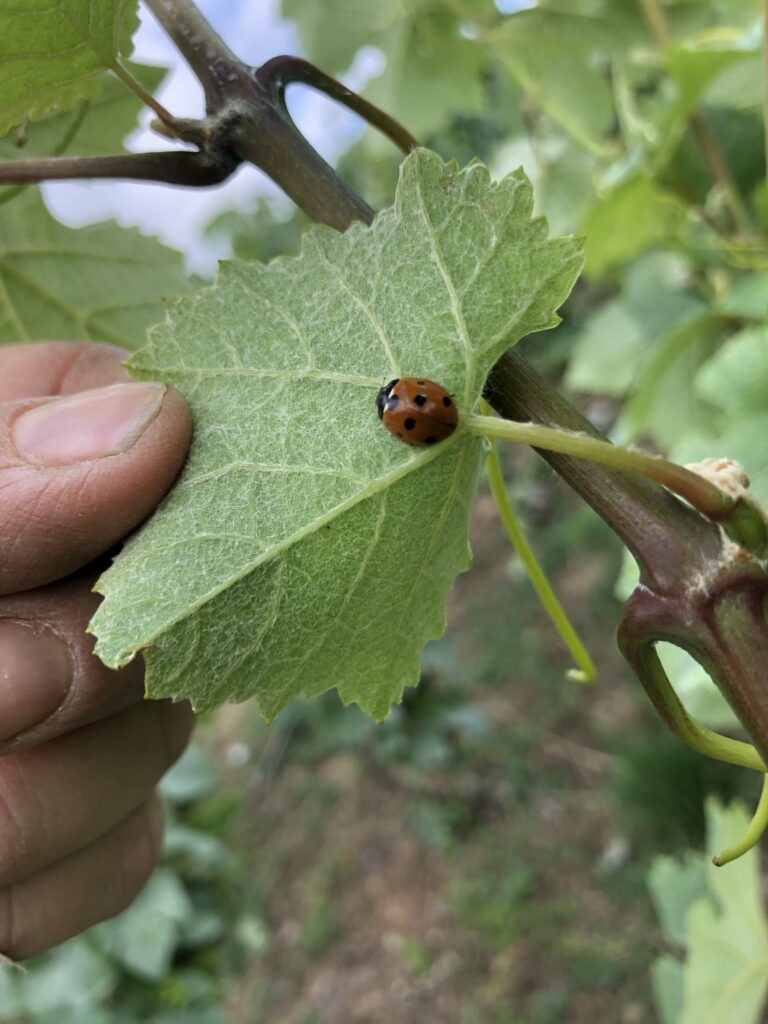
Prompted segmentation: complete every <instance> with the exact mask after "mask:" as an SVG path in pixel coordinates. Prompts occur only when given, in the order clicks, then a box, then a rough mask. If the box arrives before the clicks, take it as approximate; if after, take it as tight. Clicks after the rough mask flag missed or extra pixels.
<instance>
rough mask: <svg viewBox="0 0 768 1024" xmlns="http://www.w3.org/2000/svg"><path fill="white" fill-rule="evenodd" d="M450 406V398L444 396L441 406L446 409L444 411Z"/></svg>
mask: <svg viewBox="0 0 768 1024" xmlns="http://www.w3.org/2000/svg"><path fill="white" fill-rule="evenodd" d="M450 404H451V400H450V398H449V397H448V395H444V396H443V405H444V406H445V407H446V409H447V408H448V406H449V405H450Z"/></svg>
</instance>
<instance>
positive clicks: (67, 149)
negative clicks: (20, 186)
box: [0, 62, 166, 195]
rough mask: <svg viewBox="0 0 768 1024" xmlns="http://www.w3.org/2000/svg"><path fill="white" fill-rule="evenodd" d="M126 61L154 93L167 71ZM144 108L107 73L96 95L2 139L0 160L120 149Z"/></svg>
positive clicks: (0, 140) (94, 153) (144, 84)
mask: <svg viewBox="0 0 768 1024" xmlns="http://www.w3.org/2000/svg"><path fill="white" fill-rule="evenodd" d="M126 64H127V67H128V68H129V70H130V71H131V74H133V76H134V77H135V78H137V79H138V80H139V81H140V82H141V84H142V85H143V86H144V88H145V89H146V90H147V91H148V92H155V91H156V89H157V88H158V86H159V85H160V83H161V82H162V80H163V78H164V77H165V74H166V69H165V68H158V67H152V66H150V65H148V64H132V63H130V62H126ZM143 109H144V105H143V103H142V102H141V100H140V99H139V98H138V96H135V95H134V94H133V93H132V92H131V91H130V89H127V88H126V87H125V84H124V83H123V82H121V81H120V80H119V79H117V78H115V77H113V76H111V75H110V76H107V77H106V78H105V79H104V86H103V88H102V90H101V92H100V93H99V94H98V96H96V97H94V99H92V100H81V101H80V103H78V104H77V105H76V106H74V107H72V108H71V109H69V110H66V111H63V112H62V113H59V114H52V115H51V116H49V117H45V118H43V119H42V120H40V121H35V122H34V123H32V124H30V125H28V126H27V128H26V130H25V132H24V133H23V136H22V138H21V139H19V136H18V134H17V132H11V133H10V134H9V135H6V136H5V138H3V139H0V159H3V160H26V159H28V158H30V157H38V156H51V155H57V156H58V155H61V154H63V153H77V154H78V156H100V155H104V154H109V153H118V152H120V150H121V149H122V148H123V139H124V138H125V136H126V135H128V134H129V133H130V132H132V131H133V130H134V128H136V127H137V118H138V115H139V112H140V111H141V110H143ZM20 142H21V144H19V143H20ZM10 187H11V188H13V187H14V186H10ZM0 195H2V193H1V192H0Z"/></svg>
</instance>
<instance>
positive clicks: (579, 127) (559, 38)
mask: <svg viewBox="0 0 768 1024" xmlns="http://www.w3.org/2000/svg"><path fill="white" fill-rule="evenodd" d="M643 36H644V33H643V31H642V29H641V28H639V27H638V25H637V22H636V19H633V18H631V17H626V16H625V15H623V14H618V15H617V14H615V13H614V14H611V15H610V16H606V15H601V16H595V15H594V14H590V15H589V16H587V17H585V16H583V15H580V14H577V13H574V12H572V11H569V10H567V9H565V8H564V7H563V9H548V8H542V7H540V6H537V7H534V8H532V9H530V10H521V11H518V12H516V13H514V14H512V15H511V16H510V17H508V18H505V19H504V21H503V22H502V23H501V26H500V27H499V28H498V29H496V30H495V31H494V33H493V34H492V35H491V36H490V39H491V41H492V42H493V43H495V44H496V52H497V53H498V56H499V58H500V60H501V62H502V63H503V64H504V66H505V67H506V68H507V70H508V71H509V73H510V74H511V75H512V76H513V77H514V78H515V79H516V80H517V81H518V82H519V83H520V85H521V86H522V87H523V88H524V89H525V90H526V91H527V92H528V93H529V94H530V95H531V96H532V98H533V99H534V101H535V102H536V103H537V104H538V105H539V106H540V107H541V108H542V109H543V110H545V111H546V112H547V113H548V114H549V116H550V117H552V118H553V119H554V120H555V121H557V122H558V123H559V124H561V125H562V126H563V127H564V128H565V129H566V131H567V132H569V133H570V134H571V135H572V136H573V138H574V139H576V140H578V141H579V142H580V143H581V144H582V145H585V146H587V147H588V148H592V149H599V148H600V146H601V145H602V144H604V138H605V136H606V134H607V132H608V130H609V128H610V127H611V124H612V121H613V118H614V116H615V115H614V106H613V97H612V93H611V88H610V85H609V83H608V79H607V78H606V75H605V73H604V71H603V70H602V69H601V68H600V66H599V63H601V62H598V60H597V59H596V58H597V57H598V55H599V56H601V57H603V58H605V57H606V55H609V54H610V55H613V54H615V53H621V52H622V51H623V50H624V49H626V48H627V47H628V46H629V45H630V44H631V43H632V42H636V41H638V39H639V40H642V39H643Z"/></svg>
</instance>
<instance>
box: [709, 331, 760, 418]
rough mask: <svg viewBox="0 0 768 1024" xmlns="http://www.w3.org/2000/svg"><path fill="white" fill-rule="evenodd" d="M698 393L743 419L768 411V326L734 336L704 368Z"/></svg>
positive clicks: (740, 332)
mask: <svg viewBox="0 0 768 1024" xmlns="http://www.w3.org/2000/svg"><path fill="white" fill-rule="evenodd" d="M696 390H697V392H698V393H699V395H701V397H702V398H703V399H705V400H706V401H708V402H711V403H712V405H716V406H719V407H720V408H721V409H725V410H727V411H729V412H731V413H733V414H735V415H737V416H739V417H741V416H745V417H746V416H747V415H748V414H749V413H750V412H754V413H758V414H759V413H763V412H765V411H766V399H767V398H768V326H767V327H750V328H747V329H746V330H743V331H739V332H738V333H737V334H734V335H732V336H731V337H730V338H729V339H728V341H727V342H726V343H725V344H724V345H723V346H722V348H721V349H720V350H719V351H718V352H717V353H716V354H715V355H714V356H712V358H711V359H710V360H709V361H708V362H707V364H706V365H705V366H703V367H702V369H701V371H700V372H699V374H698V376H697V378H696Z"/></svg>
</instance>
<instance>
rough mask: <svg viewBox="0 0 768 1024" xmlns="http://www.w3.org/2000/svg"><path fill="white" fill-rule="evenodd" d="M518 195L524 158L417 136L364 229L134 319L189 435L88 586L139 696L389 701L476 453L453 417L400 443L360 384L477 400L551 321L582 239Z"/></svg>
mask: <svg viewBox="0 0 768 1024" xmlns="http://www.w3.org/2000/svg"><path fill="white" fill-rule="evenodd" d="M531 209H532V195H531V189H530V185H529V183H528V182H527V180H526V179H525V177H524V175H523V174H522V172H516V173H515V174H513V175H510V176H509V177H507V178H505V179H504V180H503V181H502V182H500V183H499V184H498V185H496V184H492V183H491V182H490V180H489V176H488V172H487V170H486V169H485V168H484V167H483V166H482V165H480V164H473V165H470V166H469V167H467V168H465V169H463V170H458V169H457V168H456V167H455V166H454V165H452V164H444V163H443V161H442V160H441V159H440V158H439V157H438V156H436V155H435V154H433V153H430V152H428V151H426V150H418V151H416V152H415V153H413V154H412V155H411V156H409V157H408V158H407V159H406V161H405V163H404V164H403V168H402V173H401V179H400V183H399V186H398V190H397V196H396V201H395V206H394V208H393V209H391V210H387V211H384V212H383V213H381V214H379V215H378V216H377V217H376V219H375V221H374V223H373V225H372V226H371V227H370V228H368V227H365V226H364V225H362V224H359V223H358V224H354V225H353V226H352V227H351V228H350V229H349V230H348V231H347V232H346V233H345V234H344V235H340V234H337V233H335V232H333V231H331V230H330V229H327V228H313V229H311V230H310V231H309V232H308V233H307V234H306V236H305V238H304V244H303V247H302V251H301V254H300V255H299V256H298V257H295V258H290V259H278V260H275V261H273V262H272V263H270V264H269V265H268V266H266V267H264V266H262V265H261V264H257V263H243V262H232V263H228V264H223V265H222V267H221V271H220V274H219V277H218V280H217V282H216V284H215V285H214V286H213V287H211V288H207V289H205V290H203V291H200V292H198V293H197V294H195V295H194V296H191V297H189V298H185V299H182V300H181V301H179V302H178V303H177V304H176V305H175V306H174V307H173V309H172V310H171V313H170V315H169V318H168V321H167V322H166V323H165V324H162V325H158V326H157V327H156V328H154V329H153V330H151V331H150V337H149V344H148V345H147V347H146V348H145V349H143V350H142V351H140V352H139V353H137V354H136V355H135V356H134V357H132V359H131V362H130V366H131V368H132V370H133V372H134V373H135V374H136V375H137V376H139V377H141V378H142V379H151V378H160V379H162V380H165V381H168V382H170V383H172V384H173V385H174V386H176V387H177V388H178V389H179V390H180V391H181V392H182V393H183V394H184V395H185V397H186V398H187V400H188V401H189V403H190V405H191V407H192V410H193V413H194V416H195V421H196V432H195V440H194V442H193V446H192V449H191V451H190V456H189V459H188V461H187V464H186V466H185V469H184V471H183V473H182V475H181V477H180V480H179V482H178V484H177V486H176V488H175V489H174V490H173V492H172V493H171V494H170V495H169V496H168V498H167V499H166V500H165V502H164V503H163V504H162V505H161V507H160V508H159V509H158V511H157V513H156V514H155V516H154V517H153V519H152V520H151V521H150V522H149V523H148V524H147V525H146V526H145V527H144V528H143V529H142V530H141V531H140V533H139V534H138V535H136V536H135V537H134V538H133V539H132V540H130V541H129V542H128V544H127V545H126V547H125V549H124V551H123V553H122V554H121V555H120V557H119V558H118V559H117V561H116V562H115V564H114V566H113V567H112V568H111V569H110V570H109V571H108V572H107V573H106V574H105V575H104V576H103V577H102V578H101V580H100V581H99V584H98V585H97V590H98V591H99V592H100V593H102V594H103V595H104V601H103V603H102V605H101V606H100V608H99V610H98V611H97V613H96V616H95V617H94V619H93V622H92V624H91V630H92V632H94V633H95V634H96V635H97V636H98V643H97V645H96V652H97V654H98V655H99V656H100V657H101V658H102V660H103V661H104V662H105V663H106V664H107V665H110V666H113V667H117V666H120V665H123V664H125V663H126V662H128V661H129V660H130V659H131V658H132V657H133V655H134V654H135V653H136V652H137V651H139V650H143V652H144V657H145V660H146V664H147V688H148V693H149V694H150V695H151V696H153V697H174V698H178V699H181V698H189V699H191V700H192V702H193V704H194V706H195V707H196V708H197V709H205V708H211V707H214V706H216V705H218V704H220V703H222V702H224V701H227V700H229V701H239V700H244V699H245V698H247V697H250V696H255V697H256V699H257V701H258V705H259V709H260V711H261V713H262V714H263V715H264V716H265V717H266V718H272V717H273V716H274V715H275V714H276V713H277V712H278V711H279V710H280V709H281V708H282V707H283V706H284V705H285V704H286V703H287V702H288V701H289V700H291V699H292V698H293V697H295V696H296V695H298V694H299V693H306V694H316V693H320V692H322V691H324V690H327V689H328V688H330V687H336V688H337V690H338V692H339V694H340V696H341V699H342V700H343V701H344V702H345V703H350V702H357V703H358V704H359V705H360V706H361V707H362V708H363V709H364V710H365V711H366V712H368V713H369V714H371V715H372V716H374V717H375V718H377V719H381V718H383V717H384V715H385V714H386V712H387V710H388V709H389V707H390V705H391V703H392V702H393V701H399V700H400V699H401V697H402V693H403V688H404V686H405V685H408V684H414V683H415V682H416V681H417V678H418V671H419V655H420V651H421V649H422V647H423V645H424V644H425V643H426V642H427V641H428V640H429V639H431V638H434V637H436V636H438V635H440V634H441V633H442V631H443V629H444V626H445V610H444V609H445V599H446V596H447V594H448V591H449V590H450V587H451V585H452V583H453V580H454V578H455V576H456V574H457V573H459V572H461V571H463V570H464V569H466V568H467V567H468V564H469V559H470V556H469V549H468V543H467V525H468V518H469V512H470V508H471V503H472V499H473V496H474V491H475V486H476V481H477V477H478V473H479V470H480V467H481V464H482V455H483V448H482V442H481V441H480V440H479V439H478V438H477V437H474V436H472V435H470V434H469V433H467V432H465V431H464V430H463V429H462V423H461V421H460V423H459V427H458V429H457V430H456V432H455V433H454V434H453V436H452V437H451V438H449V439H448V440H446V441H443V442H441V443H440V444H439V445H436V446H435V447H433V448H427V449H420V448H413V447H408V446H406V445H404V444H402V443H401V442H400V441H398V440H397V439H395V438H393V437H392V436H391V435H390V434H388V433H387V432H386V431H385V430H384V429H383V428H382V426H381V424H380V422H379V419H378V417H377V415H376V409H375V404H374V400H375V397H376V393H377V391H378V389H379V388H380V387H381V385H382V384H383V383H385V382H386V381H388V380H390V379H391V378H393V377H400V376H409V375H415V376H425V377H428V378H430V379H433V380H437V381H439V382H440V383H442V384H443V385H444V386H445V387H447V388H448V390H449V391H451V392H452V393H453V395H454V396H455V399H456V403H457V406H458V408H459V411H460V413H461V412H464V411H469V410H471V409H473V408H474V407H475V405H476V403H477V401H478V399H479V397H480V393H481V390H482V387H483V382H484V380H485V377H486V375H487V373H488V371H489V369H490V367H491V366H492V365H493V363H494V362H495V361H496V359H497V358H498V357H499V355H500V354H501V353H502V352H503V351H504V349H505V348H507V347H508V346H509V345H511V344H513V343H514V342H515V341H516V340H517V339H519V338H520V337H522V336H523V335H524V334H527V333H529V332H531V331H536V330H542V329H544V328H547V327H551V326H553V325H554V324H555V323H556V322H557V317H556V315H555V312H554V311H555V309H556V308H557V306H558V305H559V304H560V303H561V302H562V301H563V299H564V298H565V296H566V295H567V294H568V291H569V290H570V288H571V287H572V284H573V282H574V280H575V278H576V276H577V274H578V271H579V268H580V266H581V253H580V249H579V246H578V243H577V242H575V241H574V240H573V239H569V238H555V239H549V238H548V237H547V231H546V224H545V223H544V221H543V220H541V219H536V220H532V218H531Z"/></svg>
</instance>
